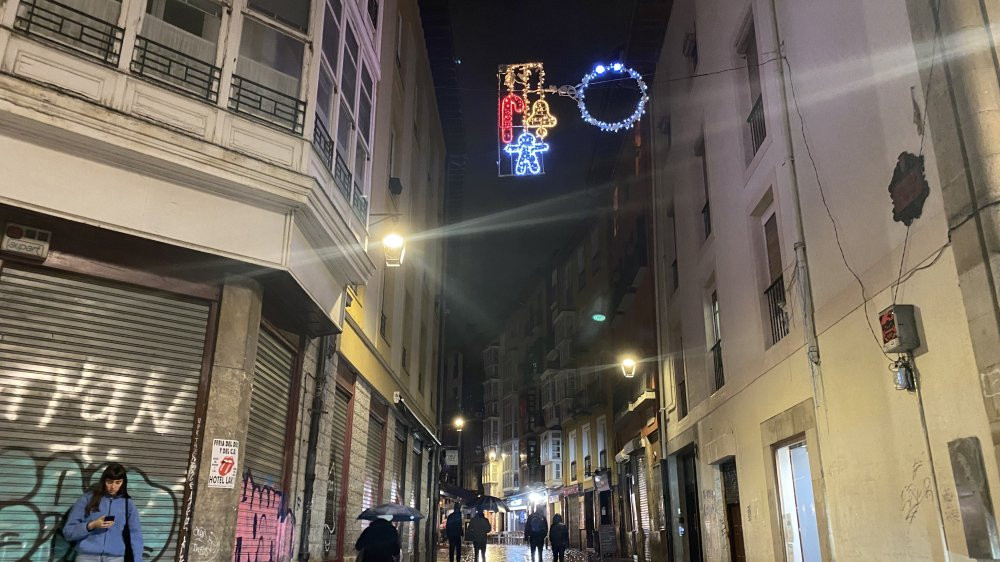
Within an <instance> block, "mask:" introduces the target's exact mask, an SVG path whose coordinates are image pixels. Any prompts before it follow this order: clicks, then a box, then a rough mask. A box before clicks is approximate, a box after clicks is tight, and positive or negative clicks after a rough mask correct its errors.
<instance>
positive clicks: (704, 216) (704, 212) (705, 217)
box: [701, 197, 712, 238]
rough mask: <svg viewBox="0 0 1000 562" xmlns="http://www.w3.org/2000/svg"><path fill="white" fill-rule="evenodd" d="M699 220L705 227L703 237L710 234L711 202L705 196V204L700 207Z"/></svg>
mask: <svg viewBox="0 0 1000 562" xmlns="http://www.w3.org/2000/svg"><path fill="white" fill-rule="evenodd" d="M701 221H702V223H703V225H704V228H705V238H708V235H709V234H712V203H711V201H709V200H708V197H706V198H705V206H704V207H702V208H701Z"/></svg>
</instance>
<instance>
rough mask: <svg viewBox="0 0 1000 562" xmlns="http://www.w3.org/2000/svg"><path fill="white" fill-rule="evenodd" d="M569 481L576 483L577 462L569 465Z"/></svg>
mask: <svg viewBox="0 0 1000 562" xmlns="http://www.w3.org/2000/svg"><path fill="white" fill-rule="evenodd" d="M569 480H570V482H576V461H571V462H570V463H569Z"/></svg>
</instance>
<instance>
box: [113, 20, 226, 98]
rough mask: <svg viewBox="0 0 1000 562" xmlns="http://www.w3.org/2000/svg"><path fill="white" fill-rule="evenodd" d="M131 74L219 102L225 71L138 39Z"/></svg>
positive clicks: (159, 45) (151, 42)
mask: <svg viewBox="0 0 1000 562" xmlns="http://www.w3.org/2000/svg"><path fill="white" fill-rule="evenodd" d="M130 68H131V70H132V72H134V73H136V74H138V75H139V76H142V77H144V78H148V79H149V80H153V81H155V82H158V83H160V84H162V85H164V86H167V87H169V88H173V89H176V90H180V91H181V92H183V93H186V94H190V95H192V96H194V97H196V98H199V99H203V100H206V101H209V102H213V103H214V102H216V101H218V99H219V78H220V76H221V75H222V71H221V70H220V69H219V68H218V67H215V66H212V65H211V64H208V63H206V62H202V61H200V60H198V59H196V58H194V57H192V56H190V55H187V54H185V53H182V52H180V51H178V50H175V49H171V48H170V47H167V46H166V45H162V44H160V43H157V42H155V41H151V40H149V39H146V38H145V37H141V36H140V37H136V38H135V53H134V54H133V55H132V65H131V67H130Z"/></svg>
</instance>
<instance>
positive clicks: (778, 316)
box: [764, 275, 788, 345]
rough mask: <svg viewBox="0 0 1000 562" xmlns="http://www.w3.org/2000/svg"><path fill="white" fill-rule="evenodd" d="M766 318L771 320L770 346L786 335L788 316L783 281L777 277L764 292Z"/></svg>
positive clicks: (781, 277) (780, 277)
mask: <svg viewBox="0 0 1000 562" xmlns="http://www.w3.org/2000/svg"><path fill="white" fill-rule="evenodd" d="M764 298H765V299H767V316H768V318H769V319H770V320H771V345H774V344H776V343H778V342H779V341H780V340H781V338H783V337H785V336H787V335H788V314H787V313H786V312H785V279H784V277H783V276H781V275H779V276H778V278H777V279H775V280H774V283H771V286H770V287H768V288H767V289H766V290H765V291H764Z"/></svg>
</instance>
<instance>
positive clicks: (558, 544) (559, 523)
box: [549, 513, 569, 562]
mask: <svg viewBox="0 0 1000 562" xmlns="http://www.w3.org/2000/svg"><path fill="white" fill-rule="evenodd" d="M568 546H569V529H567V528H566V524H565V523H563V520H562V515H559V514H558V513H557V514H555V515H553V516H552V527H550V528H549V547H550V548H551V549H552V562H566V547H568Z"/></svg>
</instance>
